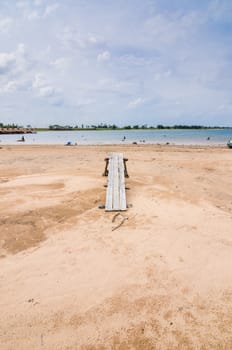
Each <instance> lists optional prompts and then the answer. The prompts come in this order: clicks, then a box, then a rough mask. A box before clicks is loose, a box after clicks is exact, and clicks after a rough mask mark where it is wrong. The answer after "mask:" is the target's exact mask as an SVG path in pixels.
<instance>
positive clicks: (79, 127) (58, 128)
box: [0, 123, 232, 131]
mask: <svg viewBox="0 0 232 350" xmlns="http://www.w3.org/2000/svg"><path fill="white" fill-rule="evenodd" d="M0 128H11V129H17V128H23V126H21V125H18V124H14V123H13V124H3V123H0ZM26 128H32V127H31V125H27V126H26ZM231 128H232V127H228V126H203V125H184V124H183V125H182V124H178V125H172V126H168V125H162V124H158V125H157V126H148V125H147V124H143V125H139V124H136V125H125V126H123V127H120V126H117V125H116V124H107V123H100V124H96V125H95V124H91V125H84V124H81V125H75V126H71V125H58V124H54V125H49V127H48V128H33V129H34V130H35V131H49V130H50V131H67V130H69V131H70V130H82V131H83V130H88V131H89V130H167V129H168V130H175V129H176V130H179V129H192V130H199V129H231Z"/></svg>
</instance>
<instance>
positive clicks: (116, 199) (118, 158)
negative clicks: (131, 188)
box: [105, 153, 127, 211]
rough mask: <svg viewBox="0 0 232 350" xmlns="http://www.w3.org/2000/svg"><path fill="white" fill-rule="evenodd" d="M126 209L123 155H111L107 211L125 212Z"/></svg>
mask: <svg viewBox="0 0 232 350" xmlns="http://www.w3.org/2000/svg"><path fill="white" fill-rule="evenodd" d="M126 209H127V206H126V190H125V175H124V162H123V154H122V153H111V154H110V157H109V170H108V184H107V191H106V204H105V211H123V210H126Z"/></svg>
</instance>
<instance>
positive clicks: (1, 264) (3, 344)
mask: <svg viewBox="0 0 232 350" xmlns="http://www.w3.org/2000/svg"><path fill="white" fill-rule="evenodd" d="M111 151H117V152H122V153H123V154H124V156H125V157H127V158H128V159H129V161H128V164H127V165H128V172H129V175H130V177H129V179H127V180H126V185H127V186H128V187H129V189H128V190H127V203H128V204H131V205H132V207H131V208H129V209H128V210H127V211H126V212H125V213H124V214H123V215H125V216H126V217H127V220H125V222H124V223H123V225H122V226H120V227H119V228H118V229H116V230H113V229H114V228H115V227H116V226H117V225H118V224H119V223H120V220H121V217H120V216H119V217H117V219H116V220H115V222H112V219H113V217H114V215H115V213H112V212H108V213H106V212H105V211H104V210H102V209H99V208H98V206H99V205H101V204H104V202H105V191H106V189H105V187H104V185H105V184H106V182H107V179H106V177H103V176H102V174H103V171H104V166H105V163H104V158H105V157H106V156H107V155H108V154H109V153H110V152H111ZM231 159H232V150H229V149H227V148H222V147H221V148H220V147H196V146H192V147H189V146H171V145H166V146H158V145H127V146H126V145H125V146H76V147H75V146H73V147H65V146H29V145H18V146H2V147H1V149H0V310H1V317H0V349H1V350H16V349H17V350H34V349H35V350H37V349H46V350H54V349H56V350H77V349H80V350H100V349H101V350H110V349H118V350H129V349H133V350H135V349H136V350H152V349H154V350H156V349H157V350H158V349H160V350H170V349H172V350H174V349H181V350H182V349H186V350H191V349H193V350H196V349H202V350H203V349H204V350H208V349H209V350H214V349H224V350H225V349H228V350H230V349H232V331H231V330H232V176H231V173H232V161H231Z"/></svg>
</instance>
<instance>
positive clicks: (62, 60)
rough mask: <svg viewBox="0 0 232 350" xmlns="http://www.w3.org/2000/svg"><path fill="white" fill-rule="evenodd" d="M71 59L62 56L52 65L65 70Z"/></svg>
mask: <svg viewBox="0 0 232 350" xmlns="http://www.w3.org/2000/svg"><path fill="white" fill-rule="evenodd" d="M69 63H70V59H68V58H66V57H60V58H57V59H56V60H54V61H52V62H51V66H53V67H55V68H56V69H57V70H65V69H66V68H68V66H69Z"/></svg>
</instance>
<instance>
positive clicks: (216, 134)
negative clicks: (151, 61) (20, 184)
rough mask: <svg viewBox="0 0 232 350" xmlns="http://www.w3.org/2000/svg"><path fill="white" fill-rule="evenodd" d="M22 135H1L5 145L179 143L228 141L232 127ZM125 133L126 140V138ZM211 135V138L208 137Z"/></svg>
mask: <svg viewBox="0 0 232 350" xmlns="http://www.w3.org/2000/svg"><path fill="white" fill-rule="evenodd" d="M21 136H22V135H0V144H2V145H14V144H18V145H22V144H33V145H40V144H41V145H45V144H49V145H64V144H66V143H67V142H71V143H72V144H75V143H77V144H79V145H100V144H103V145H104V144H131V143H132V142H137V143H138V144H140V143H143V141H145V143H148V144H166V143H170V144H175V145H212V146H213V145H226V143H227V141H228V139H230V138H231V137H232V129H223V130H216V129H215V130H214V129H211V130H114V131H113V130H112V131H111V130H109V131H41V132H38V133H37V134H26V135H24V137H25V142H24V143H22V142H17V140H18V139H20V138H21ZM124 137H125V140H124V141H122V140H123V138H124ZM208 138H209V139H208Z"/></svg>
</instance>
